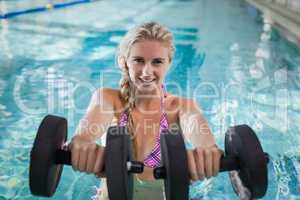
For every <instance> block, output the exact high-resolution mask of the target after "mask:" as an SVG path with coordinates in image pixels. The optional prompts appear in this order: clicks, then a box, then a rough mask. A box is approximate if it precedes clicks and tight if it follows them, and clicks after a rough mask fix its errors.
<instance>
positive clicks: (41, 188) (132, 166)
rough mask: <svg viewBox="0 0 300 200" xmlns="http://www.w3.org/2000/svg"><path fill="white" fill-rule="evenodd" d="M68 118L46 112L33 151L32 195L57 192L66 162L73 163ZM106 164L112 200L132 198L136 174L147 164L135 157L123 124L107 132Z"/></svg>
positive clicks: (67, 163)
mask: <svg viewBox="0 0 300 200" xmlns="http://www.w3.org/2000/svg"><path fill="white" fill-rule="evenodd" d="M66 141H67V120H66V119H64V118H62V117H58V116H53V115H47V116H46V117H45V118H44V119H43V120H42V122H41V124H40V126H39V129H38V132H37V135H36V138H35V140H34V144H33V147H32V149H31V153H30V166H29V187H30V191H31V193H32V194H33V195H37V196H44V197H51V196H53V194H54V193H55V191H56V188H57V186H58V184H59V181H60V177H61V174H62V170H63V165H71V152H70V151H68V150H64V149H63V146H64V144H65V143H66ZM104 155H109V156H104V157H105V158H104V159H105V160H104V163H105V164H104V165H105V166H104V167H105V176H106V178H107V188H108V194H109V199H110V200H122V199H123V200H132V198H133V197H132V194H133V173H142V172H143V169H144V165H143V163H141V162H137V161H133V160H132V152H131V141H130V137H129V135H128V133H127V132H126V129H125V128H123V127H110V128H109V129H108V132H107V138H106V147H105V154H104Z"/></svg>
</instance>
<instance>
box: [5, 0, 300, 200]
mask: <svg viewBox="0 0 300 200" xmlns="http://www.w3.org/2000/svg"><path fill="white" fill-rule="evenodd" d="M5 2H7V3H6V5H7V10H8V11H12V10H13V7H14V6H13V5H14V3H15V4H17V3H18V2H20V1H9V3H8V1H3V2H1V3H2V4H1V5H3V4H5ZM23 2H24V5H23V7H24V8H30V6H36V5H33V4H32V5H31V4H30V2H29V1H23ZM35 2H39V3H40V2H42V1H35ZM120 8H121V9H120ZM148 20H157V21H159V22H161V23H163V24H165V25H167V26H168V27H170V29H171V30H172V32H173V33H174V34H175V40H176V41H175V42H176V49H177V51H176V55H175V60H174V63H173V66H172V68H171V70H170V72H169V74H168V76H167V80H166V86H167V89H168V90H169V91H170V92H173V93H175V94H178V95H184V96H189V97H195V98H196V99H197V101H198V102H199V104H200V105H201V107H202V109H203V111H204V114H205V116H206V117H207V119H208V121H209V124H210V127H211V129H212V130H213V133H214V135H215V137H216V139H217V143H218V145H219V146H221V147H223V140H224V133H225V131H226V129H227V128H228V127H229V126H231V125H235V124H242V123H246V124H249V125H250V126H252V127H253V129H254V130H255V131H256V132H257V135H258V137H259V138H260V140H261V143H262V146H263V147H264V150H265V151H267V152H268V153H269V154H270V155H271V160H270V163H269V165H268V169H269V187H268V191H267V194H266V196H265V197H264V199H269V200H273V199H280V200H281V199H299V198H300V184H299V182H300V175H299V172H300V164H299V163H300V157H299V155H300V149H299V148H298V147H299V144H300V134H299V132H300V90H299V89H300V75H299V74H300V73H299V72H300V51H299V49H297V48H296V47H295V46H293V45H291V44H289V43H288V42H287V41H286V40H285V39H283V38H282V37H281V36H280V34H278V33H277V32H276V31H275V30H270V26H269V25H268V24H267V23H264V22H263V20H262V18H261V17H259V13H257V11H256V10H255V9H253V8H252V7H249V6H248V5H247V4H246V3H245V2H244V1H242V0H224V1H218V0H199V1H154V0H150V1H144V2H143V3H141V2H140V1H137V0H130V1H126V2H124V1H121V0H119V1H118V0H115V1H95V2H91V3H87V4H80V5H76V6H73V7H66V8H64V9H57V10H55V9H54V10H49V11H45V12H39V13H31V14H28V15H20V16H18V17H15V18H10V19H8V20H1V21H0V34H1V35H0V44H1V48H0V49H1V50H0V65H1V66H0V166H1V170H0V199H41V198H38V197H33V196H31V195H30V193H29V188H28V165H29V164H28V161H29V153H30V149H31V147H32V142H33V139H34V137H35V134H36V130H37V128H38V125H39V123H40V121H41V119H42V118H43V117H44V116H45V115H46V114H48V113H52V114H57V115H62V116H65V117H67V118H68V121H69V138H71V136H72V134H73V132H74V130H75V128H76V125H77V123H78V120H79V119H80V117H81V116H82V114H83V113H84V111H85V109H86V106H87V104H88V101H89V98H90V95H91V92H90V91H93V89H95V88H97V87H100V86H102V87H103V86H104V87H114V88H116V87H117V86H118V81H119V78H120V73H119V71H118V68H117V67H116V63H115V60H114V55H115V49H116V46H117V44H118V42H119V41H120V38H121V37H122V36H123V35H124V34H125V32H126V30H128V28H129V27H131V26H133V25H135V24H137V23H140V22H144V21H148ZM74 106H75V107H76V108H75V107H74ZM98 184H99V182H98V180H97V179H96V178H95V177H94V176H92V175H83V174H80V173H77V172H73V171H72V170H71V168H69V167H65V169H64V174H63V177H62V180H61V182H60V185H59V187H58V190H57V192H56V194H55V196H54V197H53V199H89V198H90V197H91V196H92V195H94V193H95V189H94V186H95V185H98ZM199 184H202V190H201V191H199V192H201V193H202V194H203V196H204V199H237V197H236V195H235V194H234V192H233V190H232V187H231V184H230V181H229V179H228V175H227V174H226V173H222V174H220V175H219V176H218V177H217V178H213V179H210V180H208V181H204V182H202V183H199ZM194 193H195V192H194Z"/></svg>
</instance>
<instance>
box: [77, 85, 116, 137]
mask: <svg viewBox="0 0 300 200" xmlns="http://www.w3.org/2000/svg"><path fill="white" fill-rule="evenodd" d="M112 102H113V95H112V91H111V90H110V89H108V88H100V89H97V90H96V91H95V92H94V93H93V95H92V97H91V100H90V103H89V106H88V108H87V111H86V113H85V115H84V116H83V117H82V119H81V120H80V121H79V124H78V126H77V129H76V131H75V135H76V136H80V137H82V138H85V139H87V140H91V141H95V140H96V139H98V138H100V137H101V136H102V135H103V134H104V133H105V132H106V131H107V129H108V127H109V126H110V123H111V121H112V119H113V116H114V108H113V103H112Z"/></svg>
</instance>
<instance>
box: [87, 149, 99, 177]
mask: <svg viewBox="0 0 300 200" xmlns="http://www.w3.org/2000/svg"><path fill="white" fill-rule="evenodd" d="M96 156H97V146H96V144H91V145H90V147H89V149H88V155H87V168H86V172H87V173H93V171H94V166H95V160H96V158H97V157H96Z"/></svg>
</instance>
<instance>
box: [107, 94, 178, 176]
mask: <svg viewBox="0 0 300 200" xmlns="http://www.w3.org/2000/svg"><path fill="white" fill-rule="evenodd" d="M110 95H112V99H113V100H114V101H113V106H114V111H115V112H114V119H113V121H112V124H114V125H116V124H117V123H118V121H119V120H120V117H121V115H122V114H123V113H124V108H125V105H126V102H124V101H123V100H122V98H121V97H120V91H119V90H116V89H110ZM178 102H179V99H178V97H176V96H173V95H171V94H170V93H167V95H166V97H165V99H164V111H165V113H166V115H165V116H166V119H167V121H168V124H169V127H170V126H172V127H176V126H177V127H178V124H179V118H178ZM154 111H155V112H154ZM156 111H157V112H156ZM161 114H162V113H161V112H160V110H159V105H158V109H155V108H154V110H152V111H151V112H147V111H143V112H140V111H137V109H135V110H133V111H132V112H131V115H132V118H133V122H134V124H133V130H134V134H135V137H136V148H137V149H136V152H137V158H136V160H138V161H141V162H143V161H144V159H145V158H146V157H147V156H148V155H149V154H150V153H151V151H152V149H153V148H154V146H155V142H156V138H157V136H158V134H159V130H160V119H161ZM138 178H139V179H142V180H153V179H154V177H153V169H152V168H150V167H147V166H145V168H144V172H143V173H142V174H139V175H138Z"/></svg>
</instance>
